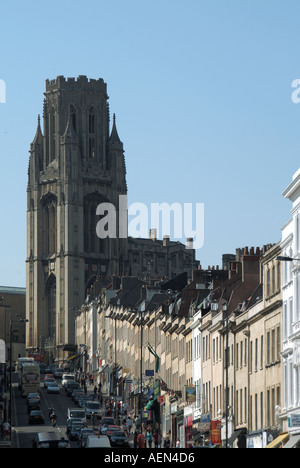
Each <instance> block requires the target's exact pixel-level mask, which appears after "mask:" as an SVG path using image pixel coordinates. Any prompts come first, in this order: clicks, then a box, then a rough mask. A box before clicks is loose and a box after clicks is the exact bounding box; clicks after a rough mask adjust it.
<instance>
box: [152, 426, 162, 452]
mask: <svg viewBox="0 0 300 468" xmlns="http://www.w3.org/2000/svg"><path fill="white" fill-rule="evenodd" d="M153 441H154V448H160V445H161V435H160V433H159V432H158V429H156V430H155V431H154V433H153Z"/></svg>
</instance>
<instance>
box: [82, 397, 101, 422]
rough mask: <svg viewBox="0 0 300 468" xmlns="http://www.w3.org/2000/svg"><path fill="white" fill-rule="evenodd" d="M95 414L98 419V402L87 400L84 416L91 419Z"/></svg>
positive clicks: (99, 415) (99, 414) (99, 408)
mask: <svg viewBox="0 0 300 468" xmlns="http://www.w3.org/2000/svg"><path fill="white" fill-rule="evenodd" d="M93 413H95V416H96V417H97V418H98V419H100V417H101V405H100V403H99V402H98V401H92V400H87V401H86V402H85V415H86V418H87V419H88V418H91V417H92V414H93Z"/></svg>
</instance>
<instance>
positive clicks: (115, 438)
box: [110, 431, 128, 447]
mask: <svg viewBox="0 0 300 468" xmlns="http://www.w3.org/2000/svg"><path fill="white" fill-rule="evenodd" d="M110 443H111V446H118V447H128V437H127V435H126V434H125V432H124V431H115V432H113V433H112V434H111V436H110Z"/></svg>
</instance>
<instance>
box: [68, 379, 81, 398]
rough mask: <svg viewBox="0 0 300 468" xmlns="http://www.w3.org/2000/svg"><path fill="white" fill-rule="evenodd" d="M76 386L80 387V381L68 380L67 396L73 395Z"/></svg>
mask: <svg viewBox="0 0 300 468" xmlns="http://www.w3.org/2000/svg"><path fill="white" fill-rule="evenodd" d="M75 388H79V383H78V382H75V381H70V382H68V383H67V384H66V385H65V390H66V393H67V396H71V395H72V392H73V390H75Z"/></svg>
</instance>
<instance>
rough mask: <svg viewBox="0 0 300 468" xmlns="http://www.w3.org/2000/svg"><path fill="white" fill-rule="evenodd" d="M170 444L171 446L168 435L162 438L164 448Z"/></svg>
mask: <svg viewBox="0 0 300 468" xmlns="http://www.w3.org/2000/svg"><path fill="white" fill-rule="evenodd" d="M170 446H171V443H170V439H169V436H167V437H166V438H165V440H164V448H170Z"/></svg>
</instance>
